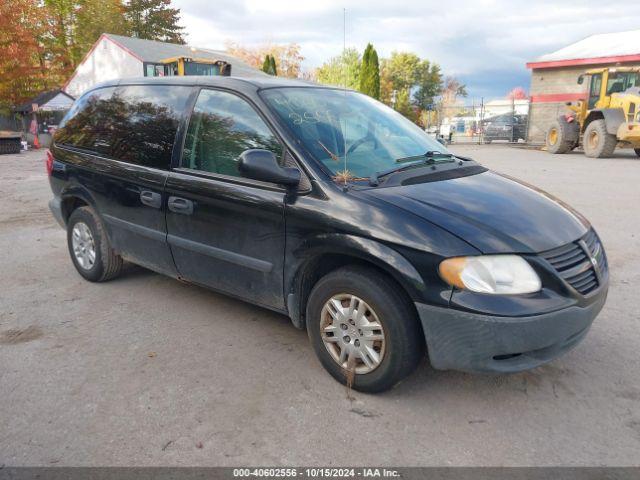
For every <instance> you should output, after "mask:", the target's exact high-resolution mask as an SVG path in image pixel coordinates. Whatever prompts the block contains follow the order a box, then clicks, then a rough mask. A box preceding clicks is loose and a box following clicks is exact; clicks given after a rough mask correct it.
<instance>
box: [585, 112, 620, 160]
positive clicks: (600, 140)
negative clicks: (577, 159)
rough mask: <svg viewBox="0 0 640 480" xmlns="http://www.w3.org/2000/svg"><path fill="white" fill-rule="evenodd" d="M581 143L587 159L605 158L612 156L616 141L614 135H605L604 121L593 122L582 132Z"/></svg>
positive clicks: (605, 126)
mask: <svg viewBox="0 0 640 480" xmlns="http://www.w3.org/2000/svg"><path fill="white" fill-rule="evenodd" d="M582 143H583V145H582V146H583V148H584V153H585V155H586V156H587V157H591V158H607V157H610V156H611V155H613V151H614V150H615V149H616V145H617V143H618V140H617V138H616V136H615V135H612V134H610V133H607V125H606V124H605V122H604V120H594V121H592V122H591V123H590V124H589V125H588V126H587V128H586V130H585V131H584V138H583V140H582Z"/></svg>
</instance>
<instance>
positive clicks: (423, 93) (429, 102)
mask: <svg viewBox="0 0 640 480" xmlns="http://www.w3.org/2000/svg"><path fill="white" fill-rule="evenodd" d="M441 90H442V74H441V73H440V66H439V65H438V64H436V63H430V62H429V60H421V61H420V63H419V64H418V68H417V71H416V84H415V92H414V93H413V104H414V105H415V106H416V107H417V108H418V109H420V110H432V109H433V105H434V103H435V98H436V97H437V96H438V95H440V92H441Z"/></svg>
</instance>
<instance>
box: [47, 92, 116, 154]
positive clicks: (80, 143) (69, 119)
mask: <svg viewBox="0 0 640 480" xmlns="http://www.w3.org/2000/svg"><path fill="white" fill-rule="evenodd" d="M114 92H115V87H113V88H100V89H97V90H93V91H92V92H89V93H87V94H86V95H84V96H82V97H81V98H80V99H78V101H77V102H75V103H74V104H73V106H72V107H71V109H70V110H69V112H68V113H67V115H66V116H65V118H64V119H63V120H62V122H61V124H60V127H59V128H58V130H57V131H56V134H55V142H56V143H57V144H59V145H68V146H71V147H76V148H82V149H85V150H91V151H95V152H100V153H102V152H101V146H102V145H104V143H105V141H106V136H107V133H108V132H107V131H105V129H104V124H105V119H106V116H107V114H108V113H107V112H108V110H109V109H108V107H107V105H108V104H109V102H110V101H111V99H112V97H113V94H114Z"/></svg>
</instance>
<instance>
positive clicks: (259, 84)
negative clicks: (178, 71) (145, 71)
mask: <svg viewBox="0 0 640 480" xmlns="http://www.w3.org/2000/svg"><path fill="white" fill-rule="evenodd" d="M131 84H135V85H151V84H156V85H162V84H170V85H201V86H207V85H209V86H218V87H219V86H225V85H226V86H228V87H241V86H243V85H244V86H247V85H253V86H254V87H255V88H256V89H261V88H274V87H317V88H338V87H331V86H327V85H320V84H317V83H313V82H310V81H306V80H298V79H291V78H283V77H272V76H269V75H265V76H264V77H236V76H230V77H224V76H219V75H214V76H200V75H197V76H196V75H193V76H189V75H187V76H183V77H182V76H180V77H179V76H175V77H134V78H118V79H113V80H107V81H105V82H102V83H100V84H98V85H95V86H94V87H93V88H92V90H93V89H95V88H100V87H106V86H116V85H131Z"/></svg>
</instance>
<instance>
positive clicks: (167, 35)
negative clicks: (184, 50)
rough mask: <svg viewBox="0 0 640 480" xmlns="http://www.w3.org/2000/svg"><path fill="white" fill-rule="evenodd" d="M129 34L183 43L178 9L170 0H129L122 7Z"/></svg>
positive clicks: (147, 38)
mask: <svg viewBox="0 0 640 480" xmlns="http://www.w3.org/2000/svg"><path fill="white" fill-rule="evenodd" d="M124 15H125V18H126V20H127V23H128V24H129V31H130V33H131V35H133V36H135V37H138V38H144V39H146V40H158V41H161V42H171V43H180V44H184V43H185V41H184V37H183V36H182V35H183V34H182V30H184V27H181V26H180V25H179V24H178V22H179V21H180V9H179V8H172V7H171V0H129V2H128V3H127V5H126V6H125V9H124Z"/></svg>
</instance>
